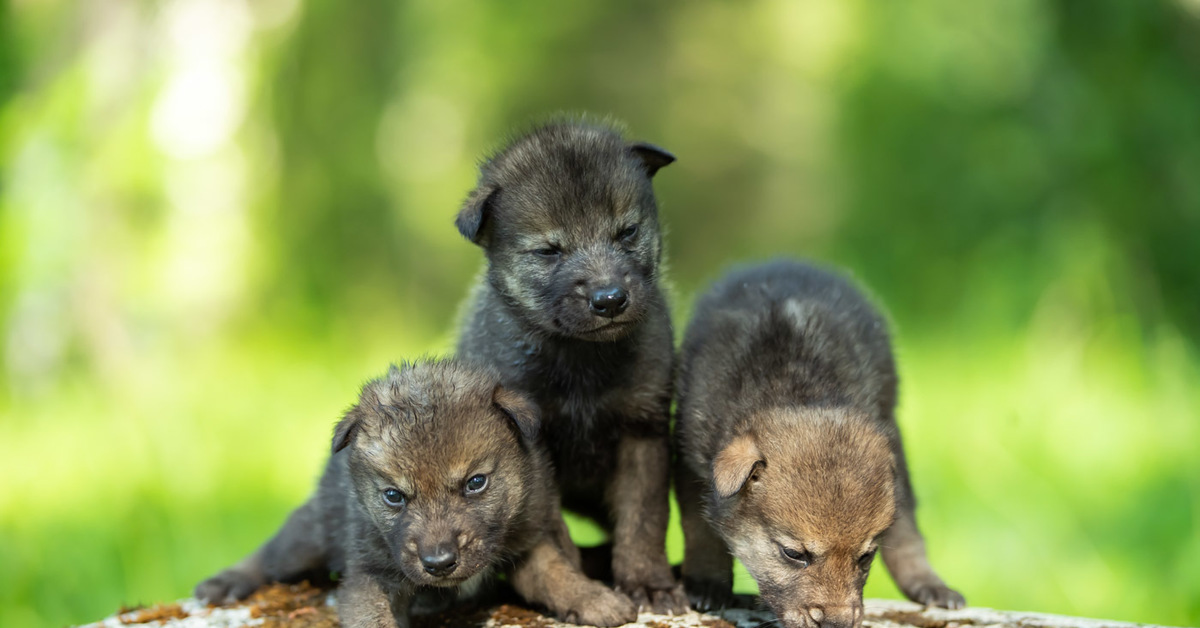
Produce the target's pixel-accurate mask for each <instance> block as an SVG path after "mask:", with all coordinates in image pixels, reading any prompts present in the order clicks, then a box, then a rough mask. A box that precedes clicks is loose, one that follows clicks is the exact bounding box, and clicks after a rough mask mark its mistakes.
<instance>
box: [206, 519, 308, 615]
mask: <svg viewBox="0 0 1200 628" xmlns="http://www.w3.org/2000/svg"><path fill="white" fill-rule="evenodd" d="M320 526H321V523H320V519H319V517H318V516H317V506H316V504H315V502H314V500H309V501H308V502H306V503H305V504H304V505H303V506H301V507H300V508H297V509H296V510H295V511H293V512H292V514H291V515H290V516H288V519H287V521H286V522H285V523H284V524H283V527H282V528H280V529H279V531H278V532H276V533H275V536H273V537H271V540H270V541H267V543H266V544H265V545H263V546H262V547H260V548H259V549H258V550H256V551H255V552H254V553H253V554H251V555H249V556H247V557H246V558H244V559H242V560H241V561H240V562H238V563H237V564H235V565H234V566H232V567H230V568H228V569H226V570H224V571H222V572H221V573H218V574H217V575H215V576H213V577H211V578H209V579H207V580H205V581H203V582H201V583H200V584H198V585H196V590H195V592H194V595H195V596H196V599H198V600H200V601H202V602H205V603H207V604H218V603H231V602H236V601H237V600H240V599H242V598H244V597H246V596H248V595H250V594H251V593H253V592H254V591H255V590H256V589H258V588H259V587H261V586H262V585H264V584H266V583H268V582H287V581H291V580H295V579H296V578H299V577H301V576H303V575H305V574H308V573H309V572H312V571H315V570H317V569H319V568H321V567H322V566H323V565H324V564H325V561H326V557H327V552H326V551H325V544H324V540H323V538H322V537H323V535H322V534H321V527H320Z"/></svg>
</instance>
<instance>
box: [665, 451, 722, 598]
mask: <svg viewBox="0 0 1200 628" xmlns="http://www.w3.org/2000/svg"><path fill="white" fill-rule="evenodd" d="M675 497H676V499H678V500H679V513H680V515H681V520H682V521H681V523H682V524H683V546H684V553H683V586H684V589H686V590H687V594H688V600H689V601H690V602H691V604H692V608H695V609H696V610H698V611H701V612H704V611H709V610H713V609H717V608H724V607H726V606H730V605H731V604H732V602H733V555H732V554H730V553H729V547H728V546H727V545H726V544H725V541H724V540H723V539H722V538H721V537H720V536H719V535H718V534H717V532H716V530H713V528H712V526H711V525H709V524H708V521H705V519H704V516H703V510H704V503H703V499H704V484H703V480H701V479H700V478H699V477H697V476H696V474H695V473H692V471H691V469H689V468H688V467H687V465H686V464H684V463H683V462H682V461H680V462H679V463H678V464H677V465H676V468H675Z"/></svg>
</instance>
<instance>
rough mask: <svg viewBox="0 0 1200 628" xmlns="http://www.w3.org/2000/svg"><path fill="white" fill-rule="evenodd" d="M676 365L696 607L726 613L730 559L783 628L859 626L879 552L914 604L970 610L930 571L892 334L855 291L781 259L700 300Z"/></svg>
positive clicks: (683, 505)
mask: <svg viewBox="0 0 1200 628" xmlns="http://www.w3.org/2000/svg"><path fill="white" fill-rule="evenodd" d="M680 366H681V369H680V373H679V380H678V390H679V404H678V408H679V414H678V418H677V435H678V437H679V445H680V460H679V467H678V469H677V474H676V489H677V494H678V496H679V502H680V510H681V513H682V517H683V527H684V534H685V539H686V540H685V557H684V565H683V574H684V583H685V586H686V587H687V589H688V593H689V595H690V596H691V597H692V601H693V604H695V605H697V606H700V607H701V608H705V607H711V606H716V605H722V604H724V603H727V602H728V601H729V599H730V594H731V585H732V574H731V572H730V571H731V567H732V558H731V555H730V554H731V553H732V555H733V556H736V557H737V558H738V559H739V560H741V561H742V563H743V564H745V565H746V568H747V570H748V571H749V572H750V574H751V575H752V576H754V578H755V580H756V581H757V582H758V586H759V591H760V592H761V595H762V597H763V600H764V601H765V602H767V604H768V605H770V606H771V608H772V610H774V611H775V613H776V615H778V617H779V619H780V621H781V623H782V624H783V625H784V626H787V627H789V628H795V627H798V626H806V627H812V626H834V627H849V626H857V625H859V624H860V623H861V621H862V587H863V584H864V583H865V582H866V578H867V574H868V572H869V569H870V566H871V562H872V559H873V557H874V554H875V551H876V549H877V548H881V549H882V551H883V556H884V561H885V562H886V563H887V565H888V570H889V571H890V572H891V573H892V576H893V578H894V579H895V581H896V583H897V585H898V586H899V587H900V589H901V590H902V591H903V592H904V593H905V594H906V595H908V596H909V597H910V598H912V599H914V600H917V601H920V602H923V603H926V604H937V605H939V606H946V607H951V608H956V607H959V606H961V605H962V604H963V599H962V596H961V595H959V594H958V593H957V592H955V591H954V590H952V589H950V588H949V587H947V586H946V585H945V583H943V582H942V581H941V579H940V578H938V576H937V575H936V574H935V573H934V572H933V569H932V568H931V567H930V566H929V562H928V560H927V559H926V557H925V548H924V543H923V541H922V540H921V537H920V534H919V533H918V532H917V528H916V522H915V519H914V516H913V509H914V505H915V504H914V500H913V498H912V487H911V485H910V483H909V480H908V472H907V468H906V465H905V461H904V450H903V448H902V447H901V443H900V433H899V430H898V429H897V428H896V424H895V420H894V418H893V411H894V407H895V400H896V375H895V367H894V364H893V362H892V357H891V351H890V347H889V342H888V339H887V334H886V327H885V326H884V323H883V320H882V317H881V316H880V315H879V314H878V313H877V312H876V311H875V310H874V309H873V308H872V307H871V306H870V304H869V302H867V301H866V299H865V298H864V297H863V296H862V295H861V294H860V293H859V292H858V291H857V290H856V289H855V288H854V286H853V285H852V284H850V283H849V282H847V281H846V280H845V279H842V278H841V277H839V276H837V275H835V274H833V273H830V272H828V271H824V270H821V269H818V268H815V267H812V266H807V265H803V264H799V263H795V262H787V261H781V262H775V263H771V264H765V265H762V266H758V267H751V268H748V269H742V270H740V271H735V272H733V273H731V274H730V275H729V276H728V277H726V278H725V279H723V280H721V281H720V282H718V283H717V284H716V286H714V287H713V288H712V289H711V290H710V291H709V292H708V293H707V294H705V295H704V296H703V297H702V298H701V299H700V301H699V302H698V304H697V307H696V311H695V315H694V318H693V321H692V323H691V324H690V325H689V327H688V330H687V333H686V335H685V338H684V346H683V355H682V359H681V365H680Z"/></svg>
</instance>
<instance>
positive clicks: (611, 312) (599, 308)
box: [591, 286, 629, 318]
mask: <svg viewBox="0 0 1200 628" xmlns="http://www.w3.org/2000/svg"><path fill="white" fill-rule="evenodd" d="M591 301H592V313H593V314H595V315H596V316H603V317H605V318H613V317H614V316H617V315H618V314H620V313H621V312H624V311H625V308H626V307H627V306H628V305H629V295H627V294H625V290H624V289H623V288H620V287H618V286H605V287H603V288H597V289H595V290H593V291H592V297H591Z"/></svg>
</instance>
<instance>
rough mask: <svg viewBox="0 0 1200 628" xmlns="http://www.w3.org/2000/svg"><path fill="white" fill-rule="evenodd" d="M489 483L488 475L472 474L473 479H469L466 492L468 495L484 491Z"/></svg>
mask: <svg viewBox="0 0 1200 628" xmlns="http://www.w3.org/2000/svg"><path fill="white" fill-rule="evenodd" d="M487 485H488V478H487V476H486V475H482V474H480V475H473V476H471V479H469V480H467V484H466V487H465V492H466V494H467V495H475V494H477V493H482V492H483V489H485V488H487Z"/></svg>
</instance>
